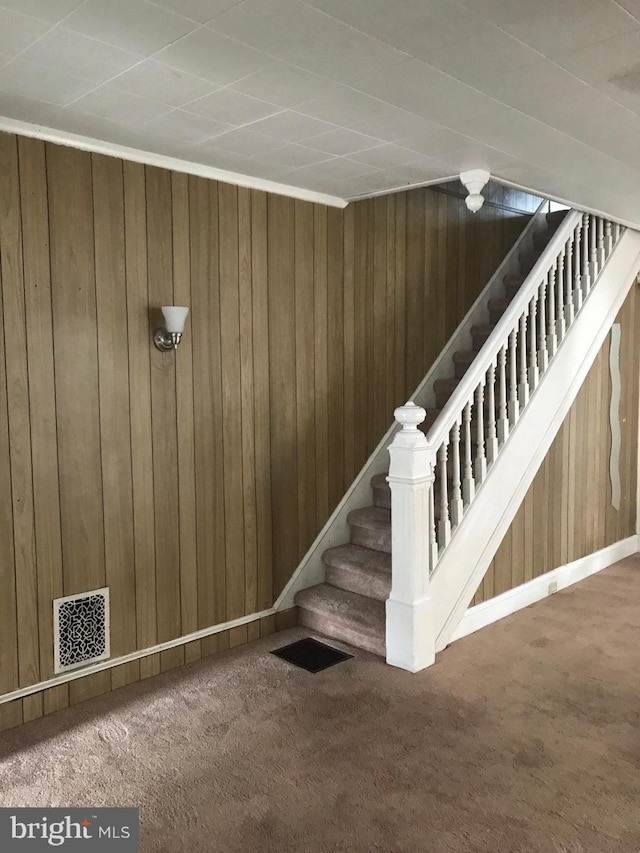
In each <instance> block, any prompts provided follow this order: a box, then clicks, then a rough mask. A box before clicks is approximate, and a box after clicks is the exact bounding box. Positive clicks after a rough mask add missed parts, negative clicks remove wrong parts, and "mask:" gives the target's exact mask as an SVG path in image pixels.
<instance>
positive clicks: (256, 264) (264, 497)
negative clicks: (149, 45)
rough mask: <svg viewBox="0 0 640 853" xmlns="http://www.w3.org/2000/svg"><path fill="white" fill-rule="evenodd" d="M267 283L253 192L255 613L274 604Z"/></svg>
mask: <svg viewBox="0 0 640 853" xmlns="http://www.w3.org/2000/svg"><path fill="white" fill-rule="evenodd" d="M268 284H269V278H268V244H267V196H266V194H265V193H261V192H256V191H252V193H251V286H252V300H253V383H254V386H253V387H254V407H255V409H254V418H255V464H256V528H257V547H258V602H257V610H258V611H261V610H264V609H265V608H267V607H269V606H270V605H271V603H272V601H273V562H272V559H273V535H272V527H271V434H270V425H271V400H270V382H269V286H268Z"/></svg>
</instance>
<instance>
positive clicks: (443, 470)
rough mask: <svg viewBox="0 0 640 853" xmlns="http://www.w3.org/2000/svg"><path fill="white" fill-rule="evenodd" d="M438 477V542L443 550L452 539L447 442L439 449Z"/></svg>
mask: <svg viewBox="0 0 640 853" xmlns="http://www.w3.org/2000/svg"><path fill="white" fill-rule="evenodd" d="M438 479H439V481H440V502H439V503H440V520H439V521H438V544H439V545H440V550H441V551H443V550H444V549H445V548H446V547H447V545H448V544H449V541H450V540H451V522H450V521H449V495H448V493H447V485H448V483H447V442H446V441H445V442H444V443H443V444H442V446H441V447H440V450H438Z"/></svg>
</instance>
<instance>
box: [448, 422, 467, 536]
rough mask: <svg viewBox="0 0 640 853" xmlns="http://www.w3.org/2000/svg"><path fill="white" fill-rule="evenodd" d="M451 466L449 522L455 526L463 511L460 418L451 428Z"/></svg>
mask: <svg viewBox="0 0 640 853" xmlns="http://www.w3.org/2000/svg"><path fill="white" fill-rule="evenodd" d="M451 466H452V480H451V523H452V524H453V526H454V527H457V526H458V524H460V522H461V521H462V514H463V512H464V505H463V503H462V490H461V485H462V483H461V480H460V420H457V421H456V422H455V424H454V425H453V428H452V430H451Z"/></svg>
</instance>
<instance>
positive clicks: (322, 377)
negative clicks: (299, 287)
mask: <svg viewBox="0 0 640 853" xmlns="http://www.w3.org/2000/svg"><path fill="white" fill-rule="evenodd" d="M313 227H314V245H313V251H314V269H313V286H314V291H313V294H314V311H313V314H314V362H315V370H314V374H315V379H314V382H315V397H316V411H315V419H316V430H315V433H316V472H315V478H316V527H317V529H318V530H320V529H321V528H322V525H323V524H324V523H325V521H326V520H327V517H328V515H329V421H328V409H327V403H328V399H329V375H328V363H327V345H328V344H327V335H328V329H327V324H328V294H327V211H326V208H324V207H320V206H319V205H314V208H313ZM271 263H272V258H271V254H270V256H269V268H270V270H271ZM271 280H272V276H271V272H270V273H269V281H271Z"/></svg>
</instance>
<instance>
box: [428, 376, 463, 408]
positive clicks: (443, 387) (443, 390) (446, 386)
mask: <svg viewBox="0 0 640 853" xmlns="http://www.w3.org/2000/svg"><path fill="white" fill-rule="evenodd" d="M459 384H460V380H459V379H456V378H455V377H454V378H452V379H436V381H435V382H434V383H433V389H434V391H435V394H436V406H437V407H438V408H439V409H443V408H444V406H445V404H446V402H447V400H448V399H449V397H450V396H451V395H452V394H453V392H454V391H455V389H456V388H457V387H458V385H459Z"/></svg>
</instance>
